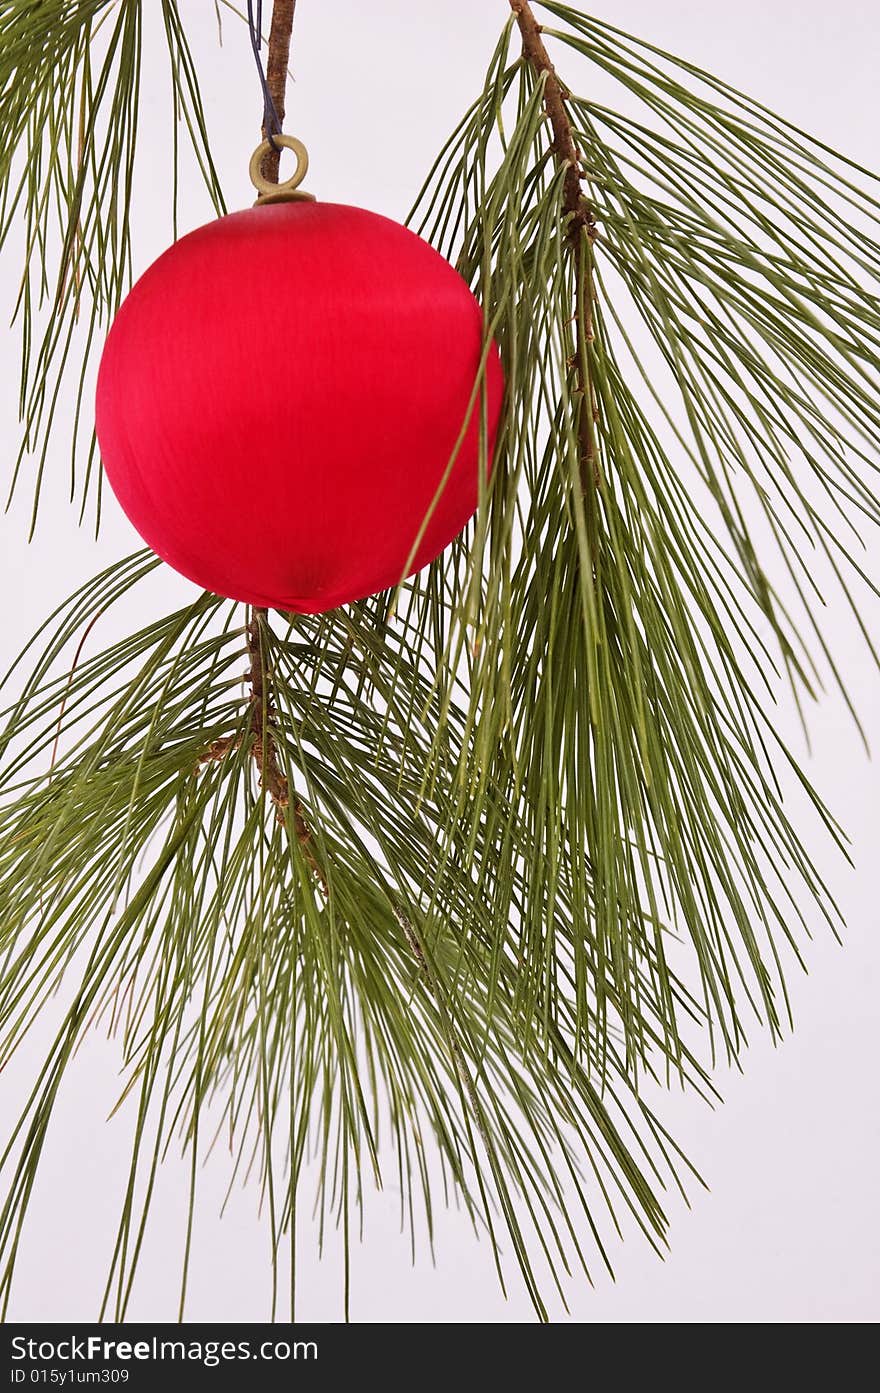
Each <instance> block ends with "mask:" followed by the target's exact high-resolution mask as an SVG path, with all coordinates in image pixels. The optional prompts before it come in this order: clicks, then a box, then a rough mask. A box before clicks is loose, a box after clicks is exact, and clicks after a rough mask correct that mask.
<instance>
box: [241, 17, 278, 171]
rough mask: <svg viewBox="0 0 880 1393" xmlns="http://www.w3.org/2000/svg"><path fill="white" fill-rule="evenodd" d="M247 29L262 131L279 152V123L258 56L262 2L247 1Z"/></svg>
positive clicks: (261, 26) (261, 39)
mask: <svg viewBox="0 0 880 1393" xmlns="http://www.w3.org/2000/svg"><path fill="white" fill-rule="evenodd" d="M247 12H248V28H249V29H250V34H251V48H252V49H253V51H254V61H255V62H256V65H257V73H258V75H259V79H260V86H261V87H262V89H263V129H264V131H265V132H266V139H267V140H268V142H269V144H270V145H271V146H272V149H273V150H276V151H277V150H280V148H281V147H280V146H279V145H276V143H275V136H276V135H280V134H281V122H280V121H279V119H278V111H277V109H276V107H275V103H274V102H273V100H272V93H271V92H270V91H269V84H268V82H267V81H266V73H265V69H264V68H263V59H262V57H261V56H260V49H261V48H262V45H263V0H256V4H254V0H248V7H247Z"/></svg>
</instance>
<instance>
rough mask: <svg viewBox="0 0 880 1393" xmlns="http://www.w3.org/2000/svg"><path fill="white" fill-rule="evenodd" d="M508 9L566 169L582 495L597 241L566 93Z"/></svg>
mask: <svg viewBox="0 0 880 1393" xmlns="http://www.w3.org/2000/svg"><path fill="white" fill-rule="evenodd" d="M510 8H511V9H512V10H513V13H514V15H515V16H516V22H517V24H518V25H519V31H520V35H521V36H522V45H523V55H524V57H525V59H526V61H527V62H528V63H529V64H530V65H531V67H532V68H533V69H534V70H535V72H536V73H537V74H538V76H539V77H543V79H544V110H545V111H546V112H547V118H548V120H549V122H550V129H551V131H552V132H553V152H554V154H555V156H556V159H557V161H558V163H559V164H560V166H562V167H564V169H565V177H564V183H563V194H562V206H563V209H564V211H565V214H566V217H567V220H568V228H567V231H568V239H569V242H570V244H571V249H572V254H573V256H574V258H575V268H576V277H577V303H576V305H575V315H574V322H575V326H576V331H575V341H576V348H575V353H574V356H573V358H572V360H571V362H570V366H571V367H572V368H574V371H575V376H576V382H577V393H578V395H579V397H580V398H581V409H580V412H579V415H578V444H579V454H580V477H581V488H582V489H583V491H584V493H586V492H587V489H588V487H589V485H590V482H591V480H592V483H593V484H595V486H596V487H598V486H599V484H600V483H601V475H600V472H599V458H598V455H597V452H596V436H595V429H594V427H595V423H596V419H597V415H598V412H597V405H596V401H595V395H594V393H593V388H592V383H591V381H590V366H589V345H590V344H591V343H592V342H593V278H592V271H591V267H592V242H593V239H594V237H595V236H596V223H595V218H594V216H593V210H592V208H591V207H590V203H589V200H588V198H587V197H586V195H585V193H584V189H583V180H584V170H583V165H582V162H581V157H580V153H579V151H578V148H577V144H576V142H575V138H574V131H573V130H572V125H571V120H570V118H569V115H568V109H567V107H566V105H565V99H566V97H567V96H568V92H567V90H566V88H564V87H563V85H562V83H561V82H560V80H559V78H558V76H557V73H556V69H555V68H554V66H553V64H552V62H551V61H550V55H549V53H548V52H547V48H546V45H545V43H544V40H543V38H542V33H543V30H542V28H541V25H540V24H539V23H538V21H537V20H536V19H535V15H534V12H533V10H532V7H531V4H530V3H529V0H510Z"/></svg>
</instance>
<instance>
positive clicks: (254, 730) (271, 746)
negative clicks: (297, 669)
mask: <svg viewBox="0 0 880 1393" xmlns="http://www.w3.org/2000/svg"><path fill="white" fill-rule="evenodd" d="M266 617H267V615H266V610H264V609H255V610H252V611H251V618H250V620H249V622H248V624H247V628H246V630H245V632H246V634H247V651H248V657H249V658H250V664H251V665H250V669H249V671H248V675H247V680H248V683H249V684H250V689H251V696H250V722H249V739H250V746H251V755H252V756H253V760H254V764H255V765H256V766H257V771H258V774H259V778H260V786H261V787H262V788H263V789H265V791H266V793H267V794H268V795H269V797H270V798H271V799H272V802H273V803H274V804H275V811H276V814H277V817H278V820H279V822H282V823H284V822H286V821H287V809H288V808H290V809H291V810H292V812H293V830H294V833H295V835H296V839H297V841H298V842H299V844H300V847H301V848H302V852H303V855H304V857H305V859H306V862H307V864H308V866H309V869H310V870H311V871H312V873H313V874H314V876H315V877H316V879H317V880H318V882H319V884H320V886H321V889H322V890H323V892H324V894H325V895H327V894H328V893H329V887H328V885H327V877H326V876H325V875H324V871H323V869H322V868H321V865H320V862H319V861H318V859H317V857H316V856H315V853H314V851H313V849H312V848H313V844H314V838H313V837H312V829H311V828H310V826H309V824H308V822H307V821H306V815H305V809H304V808H303V805H302V803H301V801H300V799H299V798H298V797H297V796H296V794H294V795H293V799H291V796H290V784H289V782H288V780H287V776H286V775H285V774H284V773H283V771H282V769H281V765H280V763H279V760H278V745H277V742H276V739H275V729H276V724H275V706H274V703H273V701H272V693H271V683H270V677H269V674H268V673H267V669H266V662H265V658H264V654H263V635H262V626H263V623H264V622H265V620H266ZM227 742H228V743H227V744H226V748H225V749H223V748H222V746H223V744H224V742H223V741H222V740H221V741H215V742H214V745H212V746H211V750H215V749H217V748H218V747H221V748H220V753H219V754H214V755H212V754H211V752H210V750H209V751H207V752H206V754H205V755H203V756H202V762H204V761H205V760H206V759H211V758H214V759H222V758H223V755H224V754H225V753H226V751H227V750H228V749H230V748H231V746H232V744H233V743H235V742H234V738H233V739H230V737H227Z"/></svg>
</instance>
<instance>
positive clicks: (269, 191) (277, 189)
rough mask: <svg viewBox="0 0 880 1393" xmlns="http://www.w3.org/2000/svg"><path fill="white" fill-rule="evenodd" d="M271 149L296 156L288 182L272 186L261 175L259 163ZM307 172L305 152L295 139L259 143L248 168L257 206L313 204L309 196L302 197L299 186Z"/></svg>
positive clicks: (278, 138) (312, 199)
mask: <svg viewBox="0 0 880 1393" xmlns="http://www.w3.org/2000/svg"><path fill="white" fill-rule="evenodd" d="M273 142H274V148H277V147H278V146H279V145H280V146H281V147H282V149H284V150H292V151H293V153H294V154H295V155H296V169H295V170H294V172H293V174H292V175H291V176H290V178H289V179H285V180H284V181H283V183H278V184H275V183H272V181H271V180H270V179H266V178H265V177H264V175H263V172H262V169H263V160H264V159H265V158H266V156H267V155H269V154H271V153H272V150H273ZM308 170H309V152H308V150H307V149H306V147H305V146H304V145H303V143H302V141H301V140H297V138H296V136H295V135H275V136H273V137H272V140H261V141H260V144H259V145H258V146H257V148H256V150H255V151H254V153H253V154H252V155H251V162H250V165H249V166H248V174H249V175H250V181H251V183H252V184H253V186H254V188H255V189H256V190H257V193H258V195H259V197H258V198H257V206H260V205H262V204H264V203H295V202H309V203H314V202H315V195H314V194H313V193H306V191H305V189H301V188H300V187H299V185H300V184H301V183H302V181H303V179H305V177H306V174H307V173H308Z"/></svg>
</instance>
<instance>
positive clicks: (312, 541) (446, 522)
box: [96, 200, 503, 613]
mask: <svg viewBox="0 0 880 1393" xmlns="http://www.w3.org/2000/svg"><path fill="white" fill-rule="evenodd" d="M483 357H484V330H483V318H482V314H481V311H480V308H479V306H478V304H477V302H476V300H475V299H474V297H473V295H472V294H471V291H470V289H469V288H468V286H467V285H466V283H465V282H464V280H463V279H462V278H461V277H460V276H459V275H458V273H457V272H456V271H455V270H454V269H453V268H452V266H450V265H449V263H448V262H447V261H445V260H444V259H443V257H441V256H440V255H439V254H438V253H437V252H436V251H435V250H434V249H433V248H432V247H431V246H429V245H428V243H427V242H425V241H423V240H422V239H421V238H420V237H417V236H416V235H415V234H414V233H412V232H410V231H408V230H407V229H406V228H404V227H401V226H400V225H399V224H397V223H394V222H392V221H390V220H389V219H387V218H384V217H380V216H378V215H377V214H375V213H370V212H366V211H364V210H363V209H360V208H352V207H346V206H342V205H339V204H332V203H316V202H314V201H304V200H303V201H295V202H277V203H272V202H269V203H268V205H267V206H264V207H255V208H251V209H248V210H247V211H245V212H240V213H233V214H231V215H230V216H228V217H223V218H220V219H218V220H217V221H215V222H212V223H210V224H208V225H207V226H205V227H200V228H199V229H198V230H197V231H195V232H192V233H190V234H189V235H188V236H186V237H183V238H182V239H181V240H180V241H179V242H177V243H176V244H175V245H174V246H172V247H171V248H170V249H169V250H168V251H166V252H165V253H164V254H163V255H162V256H160V257H159V259H158V261H156V262H155V263H154V264H153V265H152V266H151V267H150V268H149V269H148V270H147V271H146V272H145V274H144V275H143V276H142V277H141V278H140V280H139V281H138V282H137V283H136V285H135V286H134V288H133V289H132V291H131V293H130V294H129V295H128V297H127V299H126V300H125V301H124V303H123V304H122V306H121V308H120V310H119V313H118V315H117V317H116V319H115V322H114V324H113V326H112V328H111V330H110V334H109V337H108V339H107V343H106V346H105V348H104V353H103V357H102V359H101V366H100V372H99V376H98V390H97V407H96V410H97V415H96V423H97V434H98V442H99V445H100V450H101V457H102V460H103V463H104V467H105V470H106V473H107V477H108V479H109V482H110V484H111V486H112V488H113V491H114V493H115V494H116V497H117V498H118V500H119V502H120V503H121V505H122V507H123V509H124V510H125V512H126V513H127V514H128V517H129V518H130V520H131V522H132V523H133V524H134V526H135V527H136V528H137V530H138V531H139V532H140V534H141V536H142V537H143V538H144V539H145V541H146V542H147V543H148V544H149V545H150V546H151V547H152V548H153V550H154V551H156V552H157V553H158V554H159V556H161V557H162V558H163V559H164V560H165V561H167V562H169V564H170V565H172V566H173V567H175V569H176V570H178V571H181V572H182V573H183V574H184V575H185V576H187V577H189V579H190V580H193V581H195V582H196V583H197V584H199V585H201V586H203V587H204V588H205V589H207V590H212V591H215V592H216V593H217V594H220V595H225V596H228V597H230V598H231V599H235V600H243V601H246V602H248V603H250V604H253V605H259V606H266V607H272V608H277V609H284V610H295V611H299V612H301V613H318V612H320V611H323V610H327V609H332V608H333V607H335V606H337V605H342V604H346V603H347V602H349V601H352V600H359V599H362V598H364V597H365V596H367V595H371V594H374V593H375V592H377V591H380V590H384V589H386V588H388V587H391V586H394V585H396V584H397V583H398V582H399V581H400V580H401V579H402V578H403V574H404V569H405V568H406V570H407V573H408V574H410V575H412V574H414V573H415V572H416V571H418V570H420V569H421V567H422V566H424V565H426V564H427V562H429V561H431V560H433V558H434V557H436V556H437V555H438V554H439V553H440V552H441V551H442V550H443V548H444V547H445V546H446V545H447V544H448V543H449V542H450V541H451V540H452V539H453V538H454V537H455V536H456V535H457V534H458V533H459V532H460V531H461V529H462V528H463V527H464V525H465V524H466V522H467V521H468V519H469V518H470V517H471V515H472V514H473V512H474V510H475V508H476V506H477V498H478V487H479V470H480V456H481V452H480V449H479V440H480V415H481V410H482V408H481V403H480V392H479V391H478V392H477V393H476V395H475V394H474V386H475V383H476V382H477V380H478V377H479V372H480V365H481V361H482V359H483ZM484 380H485V387H484V389H483V390H484V392H485V402H486V407H487V412H486V420H487V426H488V430H487V436H488V451H484V452H483V455H482V458H483V461H484V464H483V468H484V469H485V467H486V462H487V457H488V460H491V452H492V448H493V446H494V440H495V433H496V429H497V425H498V417H499V413H500V407H501V397H502V390H503V382H502V372H501V367H500V363H499V359H498V353H497V349H496V348H495V345H494V344H492V345H490V347H489V353H488V359H487V361H486V371H485V379H484ZM456 446H458V449H457V450H456ZM432 505H433V507H432ZM426 517H427V518H428V521H427V523H426V524H425V519H426ZM422 529H423V530H422ZM420 534H421V535H420ZM416 543H417V545H416ZM414 547H415V551H413V548H414ZM408 563H409V564H408Z"/></svg>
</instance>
